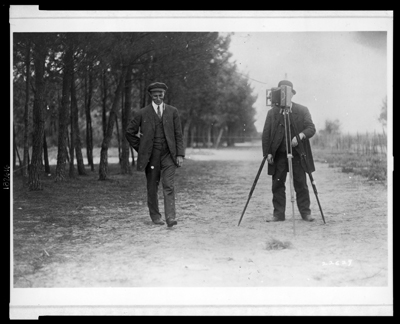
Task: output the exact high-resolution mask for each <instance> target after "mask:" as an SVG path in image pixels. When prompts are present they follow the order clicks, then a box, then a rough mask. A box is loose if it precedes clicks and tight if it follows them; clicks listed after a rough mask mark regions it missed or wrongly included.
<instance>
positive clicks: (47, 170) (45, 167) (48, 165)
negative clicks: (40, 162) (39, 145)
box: [43, 131, 51, 174]
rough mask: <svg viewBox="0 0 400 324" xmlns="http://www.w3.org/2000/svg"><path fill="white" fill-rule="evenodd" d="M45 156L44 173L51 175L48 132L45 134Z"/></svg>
mask: <svg viewBox="0 0 400 324" xmlns="http://www.w3.org/2000/svg"><path fill="white" fill-rule="evenodd" d="M43 156H44V172H46V174H50V173H51V172H50V164H49V153H48V150H47V141H46V131H44V132H43Z"/></svg>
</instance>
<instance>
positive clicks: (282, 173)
mask: <svg viewBox="0 0 400 324" xmlns="http://www.w3.org/2000/svg"><path fill="white" fill-rule="evenodd" d="M274 164H275V173H274V175H273V176H272V196H273V197H272V204H273V206H274V214H273V215H274V217H277V218H279V219H285V210H286V190H285V189H286V186H285V182H286V177H287V173H288V172H289V162H288V158H287V154H286V152H277V153H276V155H275V159H274ZM292 166H293V184H294V190H295V192H296V202H297V208H298V209H299V212H300V215H301V217H303V218H304V217H306V216H308V215H310V214H311V210H310V193H309V191H308V186H307V177H306V173H305V171H304V169H303V167H302V166H301V161H300V156H299V155H294V156H293V158H292Z"/></svg>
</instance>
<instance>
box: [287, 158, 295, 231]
mask: <svg viewBox="0 0 400 324" xmlns="http://www.w3.org/2000/svg"><path fill="white" fill-rule="evenodd" d="M292 158H293V156H292V154H288V164H289V184H290V201H291V202H292V220H293V234H294V235H296V226H295V219H294V202H295V198H294V184H293V164H292Z"/></svg>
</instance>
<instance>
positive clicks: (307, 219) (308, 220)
mask: <svg viewBox="0 0 400 324" xmlns="http://www.w3.org/2000/svg"><path fill="white" fill-rule="evenodd" d="M302 218H303V220H305V221H306V222H312V221H314V220H315V218H314V217H312V216H311V215H304V216H302Z"/></svg>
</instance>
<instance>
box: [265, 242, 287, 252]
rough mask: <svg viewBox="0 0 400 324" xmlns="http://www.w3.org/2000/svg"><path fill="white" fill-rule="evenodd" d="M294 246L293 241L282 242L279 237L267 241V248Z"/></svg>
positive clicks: (279, 248) (282, 248)
mask: <svg viewBox="0 0 400 324" xmlns="http://www.w3.org/2000/svg"><path fill="white" fill-rule="evenodd" d="M290 248H292V243H290V242H289V241H285V242H282V241H280V240H277V239H271V240H269V241H268V242H267V244H266V247H265V249H266V250H284V249H290Z"/></svg>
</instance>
